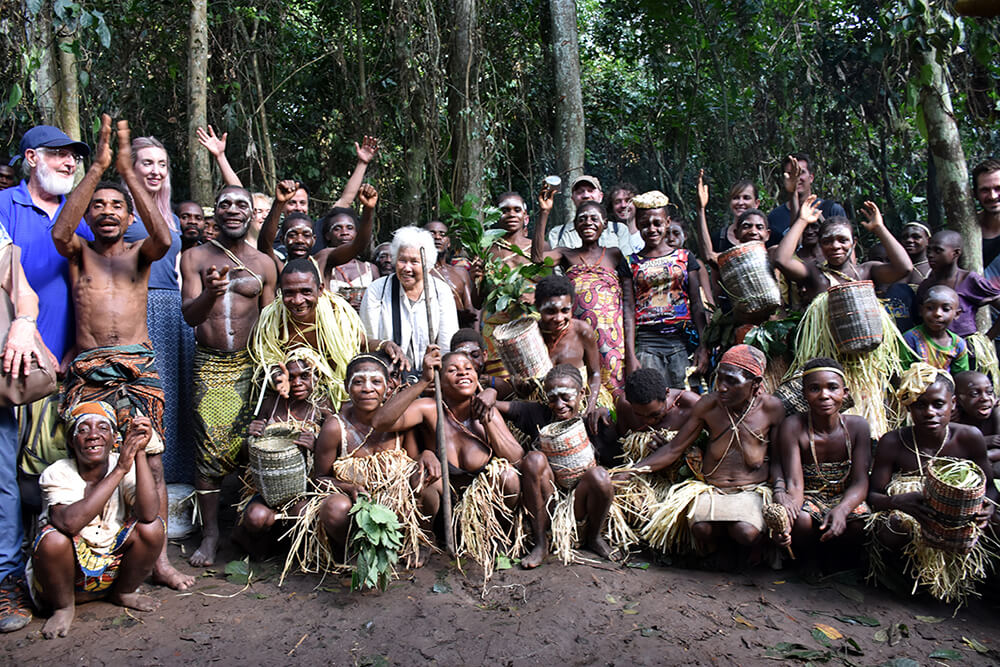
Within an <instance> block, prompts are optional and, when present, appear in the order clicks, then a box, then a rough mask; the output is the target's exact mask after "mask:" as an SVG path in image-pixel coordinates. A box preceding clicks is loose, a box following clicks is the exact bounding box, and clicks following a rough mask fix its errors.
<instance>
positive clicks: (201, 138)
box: [196, 125, 243, 188]
mask: <svg viewBox="0 0 1000 667" xmlns="http://www.w3.org/2000/svg"><path fill="white" fill-rule="evenodd" d="M196 133H197V135H198V143H200V144H201V145H202V146H204V147H205V148H207V149H208V152H209V153H211V154H212V155H213V157H215V162H216V164H218V165H219V171H221V172H222V181H223V182H224V183H225V184H226V185H236V186H239V187H241V188H242V187H243V183H241V182H240V177H239V176H237V175H236V172H235V171H234V170H233V167H232V165H230V164H229V158H227V157H226V140H227V139H228V138H229V133H228V132H223V133H222V136H221V137H217V136H215V130H213V129H212V126H211V125H209V126H208V132H205V130H204V129H203V128H200V127H199V128H198V129H197V130H196Z"/></svg>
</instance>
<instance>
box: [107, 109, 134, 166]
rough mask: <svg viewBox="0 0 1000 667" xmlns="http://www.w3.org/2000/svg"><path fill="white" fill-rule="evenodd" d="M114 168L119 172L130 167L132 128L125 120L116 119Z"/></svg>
mask: <svg viewBox="0 0 1000 667" xmlns="http://www.w3.org/2000/svg"><path fill="white" fill-rule="evenodd" d="M102 124H103V122H102ZM115 169H117V170H118V173H119V174H124V173H125V172H127V171H129V170H131V169H132V130H130V129H129V126H128V121H127V120H120V121H118V159H117V160H116V161H115Z"/></svg>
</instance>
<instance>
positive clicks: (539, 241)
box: [531, 188, 563, 264]
mask: <svg viewBox="0 0 1000 667" xmlns="http://www.w3.org/2000/svg"><path fill="white" fill-rule="evenodd" d="M555 196H556V192H555V190H552V189H550V188H542V191H541V192H539V193H538V220H537V221H536V222H535V233H534V234H533V235H532V237H531V261H532V262H534V263H535V264H540V263H541V262H543V261H544V260H545V258H546V257H551V258H552V260H553V261H554V262H555V263H556V264H559V262H561V261H562V258H563V254H562V249H560V248H553V249H551V250H545V225H546V223H548V221H549V215H550V214H551V213H552V203H553V200H554V199H555Z"/></svg>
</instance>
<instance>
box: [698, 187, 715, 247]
mask: <svg viewBox="0 0 1000 667" xmlns="http://www.w3.org/2000/svg"><path fill="white" fill-rule="evenodd" d="M707 207H708V185H707V184H706V183H705V170H704V169H701V170H700V171H699V172H698V250H699V252H700V253H701V257H702V259H703V260H705V261H706V262H708V263H710V264H717V263H718V259H719V253H717V252H715V250H714V249H713V248H712V235H711V234H710V233H709V231H708V218H707V217H706V216H705V209H706V208H707Z"/></svg>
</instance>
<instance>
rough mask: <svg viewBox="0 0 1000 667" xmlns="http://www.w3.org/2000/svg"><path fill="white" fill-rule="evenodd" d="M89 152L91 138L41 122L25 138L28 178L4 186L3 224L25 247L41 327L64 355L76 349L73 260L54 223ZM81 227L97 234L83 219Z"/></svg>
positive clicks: (26, 269)
mask: <svg viewBox="0 0 1000 667" xmlns="http://www.w3.org/2000/svg"><path fill="white" fill-rule="evenodd" d="M89 156H90V147H89V146H87V144H85V143H83V142H81V141H73V140H72V139H70V138H69V137H68V136H66V134H65V133H63V132H62V130H60V129H58V128H56V127H52V126H51V125H38V126H36V127H33V128H31V129H30V130H28V131H27V132H25V133H24V136H23V137H22V138H21V147H20V157H21V158H22V159H23V164H22V173H23V174H24V176H25V180H23V181H21V183H20V185H18V186H16V187H13V188H8V189H6V190H3V191H0V225H3V226H4V228H5V229H6V230H7V232H8V233H9V234H10V237H11V239H12V240H13V241H14V245H16V246H18V247H20V248H21V264H22V265H23V266H24V275H25V276H26V277H27V279H28V284H30V285H31V288H32V289H33V290H34V291H35V292H36V293H37V294H38V332H39V333H40V334H41V335H42V340H44V341H45V345H46V346H47V347H48V348H49V349H50V350H52V353H53V354H54V355H55V356H56V359H58V360H59V361H62V360H63V358H64V357H65V356H66V353H67V352H72V349H71V348H72V347H73V343H74V322H73V314H72V311H71V308H72V305H71V304H72V300H71V299H70V293H69V264H68V263H67V261H66V258H64V257H63V256H62V255H60V254H59V253H58V252H56V248H55V245H54V244H53V243H52V226H53V225H54V224H55V221H56V218H57V217H59V211H61V210H62V207H63V204H65V203H66V195H68V194H69V193H70V191H72V190H73V185H74V182H75V176H76V170H77V169H78V168H79V166H80V165H81V164H82V163H83V159H84V158H85V157H89ZM76 233H77V234H79V235H80V236H82V237H83V238H85V239H86V240H88V241H92V240H93V239H94V235H93V234H92V233H91V231H90V228H89V227H88V226H87V225H86V223H84V222H83V221H82V220H81V221H80V225H79V227H78V228H77V230H76Z"/></svg>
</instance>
